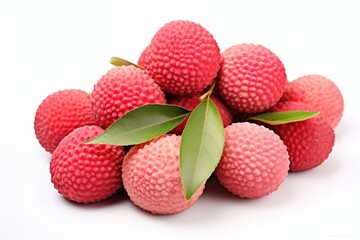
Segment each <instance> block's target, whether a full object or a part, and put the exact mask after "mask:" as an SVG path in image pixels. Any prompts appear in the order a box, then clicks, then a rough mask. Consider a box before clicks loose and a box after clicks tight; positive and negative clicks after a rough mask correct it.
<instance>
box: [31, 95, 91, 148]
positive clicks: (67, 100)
mask: <svg viewBox="0 0 360 240" xmlns="http://www.w3.org/2000/svg"><path fill="white" fill-rule="evenodd" d="M85 125H96V120H95V117H94V115H93V114H92V110H91V103H90V97H89V95H88V94H87V93H86V92H84V91H82V90H79V89H66V90H61V91H57V92H55V93H53V94H51V95H49V96H47V97H46V98H45V99H44V100H43V101H42V103H41V104H40V105H39V107H38V109H37V110H36V114H35V121H34V129H35V135H36V138H37V139H38V140H39V143H40V145H41V146H42V147H43V148H44V149H45V150H46V151H48V152H50V153H52V152H54V150H55V148H56V147H57V146H58V144H59V142H60V141H61V140H62V139H63V138H64V137H65V136H66V135H68V134H69V133H70V132H71V131H73V130H74V129H76V128H78V127H81V126H85Z"/></svg>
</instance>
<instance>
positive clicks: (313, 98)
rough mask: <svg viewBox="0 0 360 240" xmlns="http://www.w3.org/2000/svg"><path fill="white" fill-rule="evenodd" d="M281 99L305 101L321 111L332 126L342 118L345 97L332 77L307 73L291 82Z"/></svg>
mask: <svg viewBox="0 0 360 240" xmlns="http://www.w3.org/2000/svg"><path fill="white" fill-rule="evenodd" d="M281 101H294V102H303V103H306V104H309V105H310V106H313V107H314V109H316V111H320V112H321V115H322V116H323V118H324V119H325V120H326V121H327V122H328V123H329V125H330V126H331V127H332V128H335V127H336V126H337V125H338V123H339V122H340V120H341V117H342V115H343V111H344V99H343V97H342V95H341V92H340V90H339V89H338V87H337V86H336V85H335V83H333V82H332V81H331V80H330V79H328V78H326V77H323V76H320V75H305V76H302V77H300V78H298V79H296V80H294V81H292V82H289V83H288V85H287V87H286V90H285V92H284V95H283V97H282V98H281Z"/></svg>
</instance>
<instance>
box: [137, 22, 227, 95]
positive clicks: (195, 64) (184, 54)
mask: <svg viewBox="0 0 360 240" xmlns="http://www.w3.org/2000/svg"><path fill="white" fill-rule="evenodd" d="M220 57H221V55H220V49H219V47H218V44H217V43H216V41H215V39H214V38H213V36H212V35H211V34H210V33H209V32H208V31H207V30H206V29H205V28H204V27H202V26H201V25H199V24H197V23H194V22H191V21H182V20H178V21H172V22H169V23H167V24H165V25H164V26H163V27H161V28H160V29H159V30H158V31H157V32H156V34H155V35H154V37H153V38H152V40H151V43H150V45H149V46H148V47H147V48H146V49H145V50H144V52H143V53H142V54H141V56H140V59H139V61H138V63H139V65H141V66H143V67H144V68H145V69H146V70H147V71H148V73H149V74H150V76H151V77H152V78H154V79H155V82H156V83H158V84H159V85H160V87H161V89H163V90H164V91H165V92H168V93H171V94H175V95H187V94H195V93H200V92H201V91H202V90H203V89H205V88H206V87H207V86H208V85H210V84H211V82H212V80H213V79H214V78H215V77H216V75H217V72H218V70H219V69H220Z"/></svg>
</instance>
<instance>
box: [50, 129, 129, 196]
mask: <svg viewBox="0 0 360 240" xmlns="http://www.w3.org/2000/svg"><path fill="white" fill-rule="evenodd" d="M103 131H104V130H103V129H102V128H100V127H98V126H84V127H80V128H77V129H75V130H74V131H73V132H71V133H70V134H69V135H67V136H66V137H65V138H64V139H63V140H62V141H61V142H60V144H59V146H58V147H57V148H56V150H55V151H54V153H53V156H52V159H51V161H50V174H51V182H52V183H53V184H54V187H55V188H56V189H57V190H58V191H59V193H60V194H62V195H64V197H66V198H68V199H69V200H72V201H75V202H78V203H91V202H97V201H100V200H103V199H105V198H108V197H110V196H111V195H113V194H114V193H115V192H116V191H117V190H118V189H119V188H120V187H121V186H122V182H121V162H122V160H123V158H124V155H125V154H124V150H123V148H122V147H120V146H114V145H106V144H84V141H86V140H89V139H92V138H94V137H96V136H98V135H99V134H100V133H102V132H103Z"/></svg>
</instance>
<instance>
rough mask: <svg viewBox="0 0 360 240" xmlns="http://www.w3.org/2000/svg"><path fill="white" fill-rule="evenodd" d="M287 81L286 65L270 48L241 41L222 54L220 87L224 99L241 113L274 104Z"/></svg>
mask: <svg viewBox="0 0 360 240" xmlns="http://www.w3.org/2000/svg"><path fill="white" fill-rule="evenodd" d="M286 83H287V78H286V72H285V68H284V65H283V64H282V62H281V61H280V59H279V58H278V57H277V56H276V55H275V54H274V53H273V52H271V51H270V50H269V49H267V48H265V47H263V46H261V45H255V44H239V45H235V46H232V47H230V48H228V49H226V50H225V51H224V52H223V53H222V61H221V70H220V72H219V81H218V88H219V92H220V94H221V96H222V97H223V99H224V100H225V102H226V103H227V104H228V105H229V106H230V107H231V108H233V109H234V110H236V111H239V112H242V113H251V114H253V113H260V112H262V111H265V110H267V109H269V108H271V107H272V106H274V105H275V104H276V103H277V102H278V101H279V99H280V98H281V96H282V94H283V92H284V90H285V85H286Z"/></svg>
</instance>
